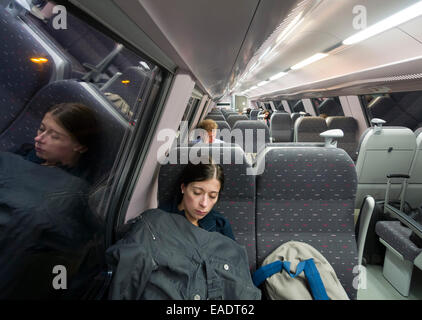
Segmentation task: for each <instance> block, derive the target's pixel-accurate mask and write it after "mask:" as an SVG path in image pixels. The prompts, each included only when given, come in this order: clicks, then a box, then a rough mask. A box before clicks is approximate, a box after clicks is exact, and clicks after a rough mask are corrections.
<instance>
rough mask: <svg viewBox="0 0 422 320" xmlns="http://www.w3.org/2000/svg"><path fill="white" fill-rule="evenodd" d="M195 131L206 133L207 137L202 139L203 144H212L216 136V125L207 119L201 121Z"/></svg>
mask: <svg viewBox="0 0 422 320" xmlns="http://www.w3.org/2000/svg"><path fill="white" fill-rule="evenodd" d="M197 129H203V130H205V131H206V132H207V135H206V136H204V137H202V141H203V142H205V143H213V142H214V140H215V137H216V136H217V129H218V124H217V123H216V122H215V121H214V120H212V119H207V120H203V121H201V122H200V123H199V124H198V126H197Z"/></svg>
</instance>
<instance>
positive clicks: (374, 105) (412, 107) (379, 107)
mask: <svg viewBox="0 0 422 320" xmlns="http://www.w3.org/2000/svg"><path fill="white" fill-rule="evenodd" d="M361 101H362V102H363V105H364V108H365V109H366V111H367V115H368V117H369V119H373V118H380V119H383V120H385V121H386V125H388V126H403V127H407V128H409V129H411V130H416V129H417V128H420V127H422V114H421V112H420V105H421V103H422V91H411V92H397V93H388V94H387V93H385V94H375V95H364V96H361Z"/></svg>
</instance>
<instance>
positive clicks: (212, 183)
mask: <svg viewBox="0 0 422 320" xmlns="http://www.w3.org/2000/svg"><path fill="white" fill-rule="evenodd" d="M220 188H221V184H220V181H218V180H217V179H216V178H212V179H208V180H204V181H196V182H191V183H189V184H188V185H187V186H185V185H184V184H182V185H181V189H182V193H183V199H182V202H181V204H180V207H179V209H180V210H185V215H186V218H187V219H188V220H189V221H190V222H191V223H192V224H194V225H196V226H197V225H198V220H201V219H202V218H204V217H205V216H206V215H207V214H208V213H209V212H210V211H211V209H212V208H213V207H214V205H215V204H216V202H217V200H218V194H219V192H220Z"/></svg>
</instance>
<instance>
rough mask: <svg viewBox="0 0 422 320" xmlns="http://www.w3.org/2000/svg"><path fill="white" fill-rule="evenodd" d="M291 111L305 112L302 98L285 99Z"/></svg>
mask: <svg viewBox="0 0 422 320" xmlns="http://www.w3.org/2000/svg"><path fill="white" fill-rule="evenodd" d="M287 103H288V104H289V106H290V110H292V112H296V113H297V112H306V111H305V106H304V105H303V102H302V100H300V99H299V100H287Z"/></svg>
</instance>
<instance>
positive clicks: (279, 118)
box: [270, 112, 293, 142]
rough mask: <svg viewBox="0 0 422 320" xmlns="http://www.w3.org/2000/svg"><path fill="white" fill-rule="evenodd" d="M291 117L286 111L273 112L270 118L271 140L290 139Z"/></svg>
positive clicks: (283, 140) (281, 140)
mask: <svg viewBox="0 0 422 320" xmlns="http://www.w3.org/2000/svg"><path fill="white" fill-rule="evenodd" d="M292 133H293V128H292V119H291V118H290V115H289V114H288V113H284V112H275V113H273V114H272V115H271V119H270V135H271V141H272V142H291V141H292V138H293V137H292Z"/></svg>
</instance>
